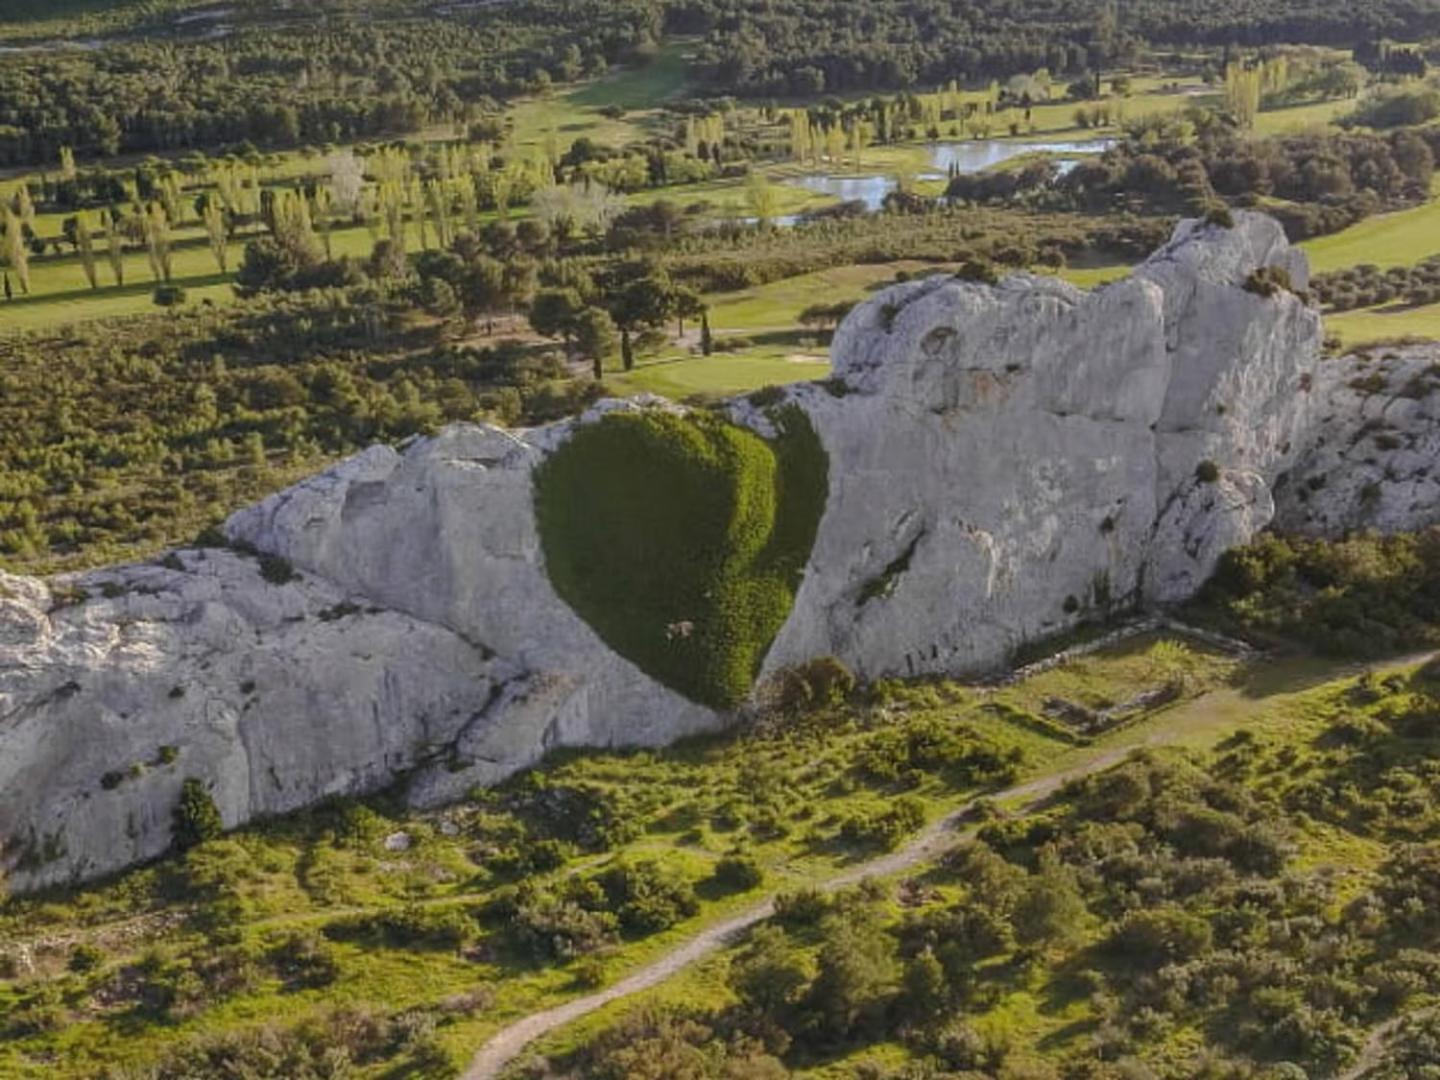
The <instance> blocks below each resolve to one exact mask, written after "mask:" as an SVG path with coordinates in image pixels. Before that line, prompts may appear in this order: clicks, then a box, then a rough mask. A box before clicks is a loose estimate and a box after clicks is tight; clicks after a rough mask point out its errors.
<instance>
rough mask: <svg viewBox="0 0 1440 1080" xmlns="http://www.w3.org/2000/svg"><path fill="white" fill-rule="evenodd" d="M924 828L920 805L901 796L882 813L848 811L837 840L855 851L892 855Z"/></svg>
mask: <svg viewBox="0 0 1440 1080" xmlns="http://www.w3.org/2000/svg"><path fill="white" fill-rule="evenodd" d="M924 824H925V806H924V804H923V803H921V802H920V800H919V799H916V798H913V797H911V796H901V797H900V798H898V799H895V800H894V801H892V802H890V803H888V804H886V806H885V807H884V808H883V809H879V808H875V809H862V810H853V811H851V812H850V814H849V815H848V816H847V817H846V818H845V819H844V820H843V821H842V822H841V824H840V839H841V840H843V841H844V842H845V843H847V844H852V845H855V846H859V847H881V848H884V849H885V850H887V851H893V850H894V849H895V848H897V847H899V846H900V841H902V840H904V839H905V837H907V836H909V835H910V834H911V833H913V832H915V831H916V830H917V829H919V828H920V826H922V825H924Z"/></svg>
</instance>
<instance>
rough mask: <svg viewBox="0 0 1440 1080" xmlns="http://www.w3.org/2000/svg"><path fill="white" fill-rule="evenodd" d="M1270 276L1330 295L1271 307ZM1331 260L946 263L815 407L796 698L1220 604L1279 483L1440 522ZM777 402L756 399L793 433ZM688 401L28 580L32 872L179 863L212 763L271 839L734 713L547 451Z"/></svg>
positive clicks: (1317, 500)
mask: <svg viewBox="0 0 1440 1080" xmlns="http://www.w3.org/2000/svg"><path fill="white" fill-rule="evenodd" d="M1259 267H1276V268H1280V269H1283V270H1285V271H1286V273H1287V274H1288V278H1289V281H1290V283H1291V285H1292V287H1293V290H1283V289H1282V290H1279V291H1277V292H1275V293H1274V294H1273V295H1264V293H1265V292H1266V291H1268V290H1255V291H1252V290H1250V289H1247V288H1245V287H1244V283H1245V282H1246V281H1247V279H1249V278H1250V276H1251V274H1252V273H1253V272H1254V271H1255V270H1256V269H1257V268H1259ZM1277 276H1281V275H1277ZM1306 276H1307V275H1306V268H1305V264H1304V260H1303V258H1301V256H1300V255H1299V254H1298V253H1296V252H1294V251H1292V250H1291V249H1290V248H1289V246H1288V245H1287V244H1286V243H1285V241H1284V238H1283V236H1282V235H1281V232H1280V229H1279V227H1278V226H1277V225H1276V224H1275V223H1274V222H1272V221H1270V220H1268V219H1266V218H1263V217H1260V216H1257V215H1241V216H1240V218H1239V220H1238V222H1237V224H1236V227H1235V228H1222V227H1218V226H1213V225H1205V224H1199V223H1189V224H1186V225H1183V226H1182V227H1181V228H1180V230H1179V231H1178V232H1177V234H1176V236H1175V238H1174V240H1173V241H1172V243H1171V244H1169V245H1168V246H1167V247H1166V248H1165V249H1164V250H1162V251H1161V252H1159V253H1158V254H1157V255H1156V256H1155V257H1154V258H1153V259H1151V260H1150V261H1149V262H1148V263H1146V264H1145V265H1144V266H1142V267H1141V268H1140V269H1139V270H1138V271H1137V272H1136V273H1135V275H1133V276H1132V277H1131V278H1129V279H1127V280H1125V281H1123V282H1119V283H1116V284H1114V285H1111V286H1108V287H1106V288H1104V289H1101V290H1098V291H1096V292H1094V293H1083V292H1081V291H1079V290H1077V289H1074V288H1072V287H1070V286H1068V285H1065V284H1063V283H1061V282H1059V281H1056V280H1054V279H1049V278H1036V277H1030V276H1026V275H1020V276H1017V277H1014V278H1012V279H1010V280H1008V281H1006V282H1004V283H1003V284H1001V285H999V286H994V287H992V286H988V285H983V284H976V283H970V282H962V281H957V280H954V279H946V278H939V277H936V278H931V279H927V280H924V281H920V282H915V283H910V284H906V285H901V286H897V287H895V288H892V289H889V290H887V291H885V292H883V293H881V294H880V295H879V296H877V297H876V298H875V299H874V300H873V301H872V302H870V303H867V304H865V305H863V306H862V307H860V308H859V309H857V310H856V311H855V312H854V313H852V315H851V316H850V317H849V318H848V319H847V320H846V322H845V323H844V325H843V326H842V327H841V329H840V331H839V332H838V334H837V336H836V340H835V345H834V362H835V372H834V374H835V378H834V379H833V380H831V381H830V382H829V383H827V384H825V385H824V386H821V385H807V386H802V387H795V388H791V389H789V390H787V391H786V392H785V397H786V399H787V400H788V402H790V403H793V404H795V405H798V406H799V407H800V408H802V409H803V410H804V411H805V413H806V414H807V415H808V417H809V419H810V421H811V423H812V424H813V426H814V428H815V430H816V432H817V433H818V435H819V437H820V439H821V441H822V443H823V445H824V447H825V450H826V452H827V453H828V456H829V459H830V460H829V473H828V475H829V481H828V482H829V491H828V498H827V502H826V508H825V511H824V516H823V518H822V520H821V523H820V528H819V533H818V537H817V539H816V541H815V546H814V549H813V551H812V553H811V557H810V560H809V564H808V567H807V569H806V572H805V575H804V579H803V582H802V584H801V586H800V588H799V591H798V594H797V596H796V600H795V606H794V609H793V611H792V612H791V614H790V616H789V619H788V621H787V622H786V623H785V625H784V627H783V628H782V629H781V631H780V634H779V636H778V637H777V639H776V640H775V642H774V643H773V645H772V646H771V648H770V651H769V654H768V657H767V659H766V662H765V671H764V672H762V676H763V675H764V674H768V673H772V672H774V671H775V670H776V669H778V668H780V667H782V666H784V665H788V664H792V663H796V662H799V661H803V660H807V659H810V658H813V657H816V656H822V655H834V656H838V657H840V658H841V659H842V660H844V661H845V662H846V663H848V664H849V665H850V666H851V667H853V668H854V669H856V670H857V671H859V672H860V673H862V674H864V675H867V676H879V675H888V674H899V675H906V674H919V673H925V672H949V673H965V672H972V671H977V670H981V669H987V668H993V667H995V666H997V665H1000V664H1003V663H1004V662H1005V660H1006V658H1007V657H1008V656H1009V655H1010V654H1011V652H1012V651H1013V649H1014V648H1015V647H1016V646H1017V645H1019V644H1021V643H1022V642H1025V641H1028V640H1032V639H1035V638H1039V637H1043V636H1046V635H1050V634H1053V633H1056V632H1058V631H1061V630H1063V629H1065V628H1066V627H1068V626H1070V625H1072V624H1073V623H1074V622H1076V621H1078V620H1079V619H1081V618H1083V617H1085V616H1086V615H1088V614H1092V613H1094V612H1095V611H1097V610H1098V609H1103V608H1106V607H1110V606H1115V605H1121V604H1128V603H1131V602H1135V601H1148V602H1154V603H1164V602H1168V601H1173V600H1176V599H1180V598H1183V597H1185V596H1187V595H1189V594H1190V593H1191V592H1193V591H1194V589H1195V588H1196V587H1197V586H1198V585H1199V584H1200V583H1201V582H1202V581H1203V580H1204V579H1205V577H1206V576H1207V575H1208V574H1209V573H1210V571H1211V569H1212V568H1213V566H1214V564H1215V561H1216V559H1218V558H1219V556H1220V555H1221V553H1223V551H1225V550H1226V549H1227V548H1228V547H1230V546H1233V545H1234V544H1237V543H1241V542H1244V541H1246V540H1248V539H1249V538H1250V537H1251V536H1253V535H1254V533H1255V532H1256V531H1257V530H1259V529H1261V528H1264V527H1265V526H1266V525H1267V524H1269V523H1270V521H1271V520H1272V518H1273V517H1274V515H1275V513H1276V496H1277V492H1278V496H1279V506H1280V513H1281V515H1282V521H1284V522H1286V523H1287V524H1290V523H1293V524H1294V526H1295V527H1297V528H1305V529H1308V530H1316V531H1331V530H1334V529H1337V528H1349V527H1352V526H1353V525H1355V524H1357V523H1360V524H1374V525H1377V526H1380V527H1385V528H1402V527H1407V526H1409V525H1412V524H1414V523H1417V522H1421V521H1426V520H1429V519H1430V517H1431V516H1433V514H1434V509H1435V499H1434V498H1433V492H1432V490H1431V488H1430V487H1429V484H1430V483H1431V480H1430V474H1429V465H1428V462H1430V461H1433V460H1434V459H1435V454H1436V450H1437V445H1436V437H1437V436H1436V426H1435V415H1434V411H1433V408H1432V406H1431V405H1430V403H1429V398H1428V392H1427V394H1425V395H1421V394H1420V393H1419V392H1418V390H1414V389H1407V388H1410V387H1411V385H1412V383H1414V384H1415V386H1419V385H1420V383H1424V384H1425V385H1427V386H1428V385H1429V383H1428V382H1426V380H1432V381H1433V376H1431V375H1429V374H1426V373H1425V371H1423V370H1422V369H1423V368H1424V365H1425V363H1426V361H1425V360H1424V358H1423V357H1422V356H1421V355H1420V354H1419V352H1418V351H1417V352H1416V353H1415V355H1413V356H1411V355H1410V354H1408V353H1407V354H1404V355H1402V356H1400V357H1399V358H1398V359H1394V360H1379V361H1375V362H1373V364H1372V365H1371V367H1368V368H1364V369H1363V372H1361V373H1362V374H1364V375H1367V376H1369V375H1375V374H1377V373H1378V374H1379V375H1381V376H1383V382H1384V388H1383V391H1382V390H1376V389H1374V386H1375V380H1374V379H1373V378H1372V379H1368V381H1366V382H1365V383H1364V384H1363V387H1362V384H1361V383H1360V382H1359V381H1358V378H1359V376H1358V375H1352V374H1351V373H1350V372H1351V367H1349V366H1345V365H1340V364H1338V362H1331V361H1322V360H1321V359H1320V339H1321V329H1320V320H1319V317H1318V315H1317V314H1316V313H1315V311H1314V310H1313V309H1312V308H1311V307H1309V306H1308V305H1307V303H1306V301H1305V299H1304V298H1303V297H1302V296H1301V295H1297V294H1298V293H1300V292H1301V291H1303V289H1304V287H1305V284H1306ZM1350 363H1352V362H1347V364H1350ZM1356 371H1357V372H1360V371H1361V369H1359V368H1357V369H1356ZM1416 380H1419V382H1416ZM763 400H764V401H765V406H766V407H762V406H761V405H760V404H758V403H757V402H755V401H750V400H741V401H737V402H734V403H732V404H731V412H732V415H733V416H734V418H735V419H736V420H737V421H739V422H741V423H745V424H749V425H751V426H753V427H755V428H756V429H757V430H759V431H760V432H761V433H762V434H764V433H766V432H767V431H768V430H769V425H770V423H771V420H770V416H771V415H773V414H772V413H769V412H768V408H771V407H773V405H774V401H773V395H772V396H771V398H766V399H763ZM653 408H674V406H668V405H664V404H663V403H661V402H658V401H654V400H651V401H637V402H628V403H621V402H607V403H604V404H603V405H601V406H599V407H597V408H596V409H595V410H592V412H591V413H590V414H587V416H586V417H584V418H581V419H580V420H577V421H568V422H565V423H561V424H556V425H552V426H549V427H546V428H541V429H536V430H532V431H521V432H506V431H501V430H499V429H496V428H486V427H475V426H469V425H460V426H456V427H452V428H449V429H447V430H445V431H444V432H442V433H441V434H439V435H438V436H436V437H434V438H430V439H422V440H417V441H415V442H413V443H411V444H409V445H407V446H405V447H402V448H400V449H398V450H396V449H391V448H387V447H376V448H373V449H371V450H368V451H366V452H365V453H362V454H359V455H357V456H356V457H354V458H352V459H350V460H349V461H346V462H344V463H342V464H340V465H338V466H336V467H335V468H333V469H330V470H328V471H327V472H325V473H322V474H320V475H319V476H316V477H313V478H311V479H310V480H308V481H306V482H304V483H302V484H300V485H298V486H296V487H294V488H292V489H290V490H288V491H285V492H282V493H280V494H278V495H276V496H274V497H273V498H271V499H268V500H266V501H265V502H263V503H261V504H260V505H258V506H256V507H253V508H251V509H248V510H245V511H242V512H241V513H239V514H237V515H236V516H235V517H234V518H232V519H231V520H230V522H229V523H228V525H227V531H228V534H229V536H230V538H231V540H232V542H233V543H234V549H226V550H213V549H212V550H203V551H202V550H196V551H183V552H178V553H172V554H171V555H169V556H167V557H166V558H165V559H163V560H161V561H160V562H157V563H153V564H142V565H135V566H129V567H121V568H116V569H111V570H106V571H101V572H95V573H90V574H84V575H79V576H74V577H67V578H64V579H60V580H58V581H55V582H51V583H41V582H37V581H33V580H28V579H21V578H15V577H4V576H0V790H3V792H4V798H3V799H0V836H3V837H5V838H7V839H6V841H5V847H4V862H5V866H6V871H7V874H8V875H9V878H10V881H11V883H12V884H13V885H14V886H16V887H19V888H22V889H23V888H33V887H35V886H39V885H43V884H48V883H53V882H58V881H66V880H72V879H77V878H84V877H90V876H94V875H96V874H99V873H103V872H105V871H108V870H113V869H116V868H118V867H121V866H124V865H127V864H129V863H132V862H134V861H137V860H140V859H144V858H147V857H151V856H154V855H156V854H158V853H160V852H161V851H163V850H164V849H165V848H166V847H167V845H168V844H169V843H170V829H171V814H172V809H173V807H174V805H175V801H176V796H177V794H178V792H179V789H180V786H181V784H182V783H183V781H184V779H185V778H187V777H195V778H197V779H200V780H202V781H203V782H205V783H206V784H207V786H208V787H209V789H210V790H211V792H212V794H213V796H214V798H215V801H216V804H217V806H218V808H219V809H220V812H221V816H222V818H223V820H224V821H225V823H226V824H227V825H232V826H233V825H237V824H239V823H241V822H243V821H246V820H250V819H252V818H255V817H259V816H264V815H268V814H276V813H282V812H285V811H288V810H292V809H295V808H297V807H300V806H304V805H307V804H309V803H311V802H314V801H316V800H318V799H320V798H323V797H325V796H327V795H332V794H355V793H360V792H365V791H371V790H375V789H377V788H380V787H384V786H388V785H393V784H395V783H397V782H399V783H402V784H403V785H404V790H405V791H406V793H407V794H408V797H409V798H410V799H411V800H412V802H414V803H416V804H419V805H432V804H437V803H441V802H444V801H446V800H449V799H453V798H455V797H457V796H459V795H460V794H461V793H463V792H464V791H465V790H466V789H467V788H469V787H470V786H471V785H474V784H477V783H479V784H483V783H492V782H494V781H496V780H498V779H500V778H502V777H503V776H505V775H507V774H509V773H511V772H513V771H515V770H516V769H519V768H522V767H524V766H527V765H529V764H532V763H533V762H535V761H536V760H538V759H539V758H540V757H541V756H542V755H543V754H544V753H545V752H546V751H547V750H548V749H550V748H552V747H557V746H581V745H585V746H614V745H621V744H626V745H637V744H646V745H653V744H659V743H663V742H667V741H670V740H672V739H674V738H677V737H680V736H683V735H687V734H691V733H695V732H700V731H706V730H711V729H714V728H716V727H718V726H720V725H722V724H723V723H725V721H726V717H724V716H721V715H718V714H716V713H715V712H713V711H711V710H709V709H706V708H703V707H701V706H698V705H696V704H694V703H692V702H690V701H688V700H686V699H684V698H682V697H681V696H679V695H678V694H676V693H674V692H673V691H671V690H668V689H666V688H665V687H663V686H661V685H660V684H659V683H657V682H655V681H654V680H653V679H651V678H650V677H648V676H647V675H646V674H645V673H644V672H643V671H641V670H640V669H639V668H637V667H635V666H634V665H633V664H632V663H630V662H629V661H627V660H625V659H623V658H622V657H620V656H619V655H617V654H616V653H615V652H614V651H612V650H611V649H609V648H607V647H606V645H605V644H604V642H602V641H601V639H600V638H599V637H598V636H597V635H596V634H595V632H594V631H593V630H592V629H591V628H590V627H589V626H588V625H587V624H586V623H585V622H584V621H583V620H582V619H580V618H579V617H578V616H577V615H576V614H575V613H574V611H572V610H571V609H570V608H569V607H568V606H567V605H566V604H565V603H564V602H563V601H562V600H561V599H560V598H559V597H558V596H557V595H556V593H555V590H554V589H553V588H552V586H551V583H550V581H549V579H548V577H547V575H546V570H545V565H544V559H543V554H542V548H541V543H540V537H539V533H538V529H537V523H536V516H535V511H534V471H535V469H536V467H537V465H539V464H540V463H541V462H543V461H544V460H545V458H546V456H547V455H548V454H550V453H551V452H552V451H554V450H555V449H556V448H557V447H558V446H560V445H561V444H563V443H564V442H565V441H566V439H567V438H568V436H569V435H570V433H571V432H572V431H573V430H574V425H575V424H576V423H594V422H599V421H601V420H603V417H604V416H605V414H606V413H607V412H609V411H612V410H615V409H653ZM1366 424H1369V425H1370V426H1369V427H1364V425H1366ZM1380 425H1386V426H1383V427H1382V426H1380ZM1382 433H1383V434H1384V435H1386V436H1387V438H1388V439H1393V440H1394V442H1393V443H1392V442H1390V441H1386V442H1384V443H1383V445H1382V443H1381V440H1380V436H1381V434H1382ZM1357 447H1358V448H1359V449H1357ZM1319 476H1324V477H1325V480H1324V482H1323V483H1317V481H1316V480H1315V479H1314V478H1315V477H1319ZM1375 486H1378V488H1379V494H1378V495H1376V494H1373V493H1372V487H1375ZM1301 492H1309V494H1308V495H1304V496H1302V494H1301ZM1357 506H1360V508H1361V509H1360V510H1358V511H1357V509H1356V507H1357ZM1362 511H1363V513H1362ZM1357 513H1359V514H1360V515H1361V516H1359V517H1357V516H1356V514H1357ZM247 551H249V552H264V553H266V558H265V559H264V560H260V559H257V558H256V557H254V555H253V554H252V555H246V554H244V552H247ZM292 573H293V574H296V575H298V576H296V577H294V578H293V579H292V577H291V575H292Z"/></svg>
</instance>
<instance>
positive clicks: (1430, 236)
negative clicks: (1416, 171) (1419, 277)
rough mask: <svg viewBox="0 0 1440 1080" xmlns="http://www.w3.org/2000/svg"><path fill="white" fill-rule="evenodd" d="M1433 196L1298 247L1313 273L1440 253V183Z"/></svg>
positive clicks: (1396, 263)
mask: <svg viewBox="0 0 1440 1080" xmlns="http://www.w3.org/2000/svg"><path fill="white" fill-rule="evenodd" d="M1432 194H1433V195H1434V196H1435V197H1433V198H1432V199H1431V200H1430V201H1429V202H1427V203H1425V204H1424V205H1422V206H1417V207H1415V208H1414V209H1411V210H1401V211H1399V212H1398V213H1394V214H1381V215H1378V216H1377V217H1372V218H1367V219H1366V220H1364V221H1361V222H1359V223H1358V224H1355V225H1352V226H1351V227H1350V228H1348V229H1345V230H1343V231H1341V232H1338V233H1335V234H1333V235H1331V236H1322V237H1319V238H1318V239H1315V240H1307V241H1305V242H1304V243H1303V244H1301V245H1300V246H1301V247H1302V248H1303V249H1304V251H1305V254H1306V255H1308V256H1309V257H1310V266H1311V269H1313V270H1314V271H1315V272H1316V273H1329V272H1330V271H1333V270H1346V269H1348V268H1350V267H1352V266H1364V265H1367V264H1370V265H1374V266H1378V267H1381V268H1382V269H1385V268H1388V267H1391V266H1413V265H1415V264H1416V263H1418V262H1420V261H1421V260H1423V259H1425V258H1427V257H1429V256H1431V255H1434V254H1437V253H1440V182H1437V183H1436V185H1435V188H1434V191H1433V193H1432Z"/></svg>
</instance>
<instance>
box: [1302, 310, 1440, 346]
mask: <svg viewBox="0 0 1440 1080" xmlns="http://www.w3.org/2000/svg"><path fill="white" fill-rule="evenodd" d="M1325 330H1326V332H1327V333H1330V334H1334V335H1335V336H1336V337H1338V338H1339V339H1340V341H1341V343H1342V344H1343V345H1344V346H1345V347H1346V348H1354V347H1356V346H1358V345H1369V344H1375V343H1377V342H1384V341H1399V340H1405V339H1409V338H1423V339H1427V340H1432V341H1440V304H1429V305H1424V306H1421V307H1412V306H1410V305H1408V304H1395V305H1391V306H1389V307H1382V308H1366V309H1364V310H1361V311H1347V312H1343V313H1341V314H1338V315H1327V316H1326V317H1325Z"/></svg>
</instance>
